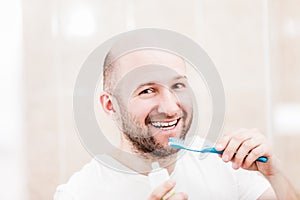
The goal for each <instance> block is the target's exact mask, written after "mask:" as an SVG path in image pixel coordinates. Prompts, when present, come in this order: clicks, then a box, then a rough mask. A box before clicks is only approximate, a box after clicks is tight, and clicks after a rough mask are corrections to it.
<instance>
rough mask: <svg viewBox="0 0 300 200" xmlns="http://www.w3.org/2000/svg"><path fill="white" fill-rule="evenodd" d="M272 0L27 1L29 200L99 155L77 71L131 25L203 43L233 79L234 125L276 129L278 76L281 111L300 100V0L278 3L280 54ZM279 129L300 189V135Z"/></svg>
mask: <svg viewBox="0 0 300 200" xmlns="http://www.w3.org/2000/svg"><path fill="white" fill-rule="evenodd" d="M263 3H264V1H262V0H255V1H234V0H230V1H226V2H225V1H217V0H214V1H212V0H209V1H208V0H205V1H197V0H194V1H192V0H188V1H174V0H168V1H158V0H154V1H137V0H129V1H123V0H116V1H107V0H100V1H95V0H89V1H83V0H77V1H58V0H53V1H49V0H39V1H38V0H28V1H24V3H23V19H24V21H23V22H24V25H23V28H24V54H25V55H24V62H25V68H24V91H25V92H24V94H25V99H24V101H25V104H24V105H25V116H24V118H25V120H26V121H25V128H26V130H25V134H26V141H25V146H26V151H25V156H26V161H27V166H28V167H27V169H28V175H27V180H28V185H27V186H28V192H29V199H32V200H35V199H37V200H38V199H51V198H52V195H53V193H54V191H55V188H56V186H57V185H58V184H61V183H64V182H66V181H67V179H68V178H69V177H70V176H71V175H72V174H73V173H74V172H75V171H78V170H79V169H80V168H81V167H82V166H83V165H84V164H85V163H86V162H88V161H89V160H90V156H89V155H88V153H87V152H86V151H85V149H84V147H83V146H82V145H81V144H80V141H79V139H78V137H77V133H76V131H75V125H74V121H73V114H72V93H73V87H74V83H75V80H76V76H77V74H78V71H79V69H80V67H81V64H82V63H83V62H84V60H85V59H86V57H87V56H88V55H89V53H90V52H91V51H92V50H93V49H94V48H96V47H97V46H98V45H99V44H101V43H102V42H103V41H105V40H107V39H108V38H110V37H111V36H112V35H115V34H117V33H120V32H123V31H126V30H128V29H132V28H140V27H157V28H166V29H171V30H174V31H177V32H180V33H182V34H185V35H187V36H189V37H191V38H192V39H194V40H195V41H197V42H198V43H199V44H200V45H201V46H202V47H203V48H204V49H205V50H206V51H207V53H208V55H209V56H210V57H211V58H212V60H213V61H214V62H215V64H216V67H217V69H218V71H219V73H220V75H221V77H222V80H223V83H224V87H225V92H226V106H227V107H226V109H227V112H226V121H225V127H224V130H225V132H228V131H232V130H235V129H237V128H241V127H243V128H252V127H257V128H259V129H261V130H262V131H263V132H265V133H266V132H267V130H268V126H267V124H268V123H269V122H272V120H273V119H268V118H267V116H268V113H267V106H268V105H269V104H268V101H267V100H268V96H267V89H268V88H267V77H268V75H270V77H271V81H272V84H271V85H272V90H271V95H272V97H271V103H272V107H271V108H272V110H271V111H272V112H273V109H275V107H276V105H277V104H280V103H291V102H293V103H298V104H299V103H300V93H299V89H298V88H299V86H300V81H299V79H298V77H299V75H300V66H299V65H300V59H299V58H298V54H299V53H298V52H300V30H299V27H300V26H299V25H300V15H299V12H297V11H298V10H299V8H300V3H299V2H297V1H296V0H294V1H291V0H290V1H283V0H277V1H269V4H268V7H267V8H268V10H269V15H268V17H269V22H270V23H269V29H267V30H269V36H270V37H269V41H270V52H269V53H270V57H268V56H267V55H266V54H265V51H264V50H265V49H264V48H265V45H266V41H265V39H268V38H265V35H264V34H265V32H264V31H266V29H265V26H264V19H265V17H266V16H265V14H266V9H265V8H264V6H263ZM76 9H77V10H76ZM76 11H79V14H78V13H77V14H78V15H79V17H78V16H77V15H76ZM72 13H73V14H72ZM74 13H75V14H74ZM87 13H88V14H87ZM72 16H73V17H72ZM76 16H77V17H76ZM80 20H82V21H80ZM84 20H87V21H84ZM91 20H94V22H93V21H91ZM70 24H71V25H70ZM74 24H75V25H74ZM76 24H77V25H78V26H79V25H82V26H86V27H85V30H86V31H83V32H80V28H81V27H77V26H76ZM80 34H81V35H80ZM266 59H270V66H271V74H267V71H266V66H265V63H266V62H265V61H266ZM269 103H270V102H269ZM272 127H273V126H272ZM271 134H272V138H273V143H274V148H275V151H276V152H277V154H278V156H279V157H280V159H281V160H282V161H283V168H284V170H285V172H286V174H287V175H288V176H289V177H290V179H291V180H292V182H293V183H294V184H295V186H296V187H297V189H298V191H300V182H299V180H300V173H299V170H297V169H299V167H300V166H299V165H300V164H299V163H300V158H299V156H298V155H297V154H296V153H295V152H298V151H300V149H299V145H298V141H299V137H300V133H299V132H298V133H296V134H295V133H294V134H293V135H290V134H289V133H282V134H280V133H278V131H276V130H274V128H273V132H272V133H271Z"/></svg>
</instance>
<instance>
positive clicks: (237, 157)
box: [235, 153, 245, 163]
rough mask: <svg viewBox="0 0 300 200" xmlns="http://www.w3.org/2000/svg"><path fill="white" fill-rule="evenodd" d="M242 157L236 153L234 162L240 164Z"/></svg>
mask: <svg viewBox="0 0 300 200" xmlns="http://www.w3.org/2000/svg"><path fill="white" fill-rule="evenodd" d="M244 157H245V156H244V155H243V154H241V153H237V154H236V155H235V158H236V161H237V162H239V163H240V162H241V160H242V159H244Z"/></svg>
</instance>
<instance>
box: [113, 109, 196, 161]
mask: <svg viewBox="0 0 300 200" xmlns="http://www.w3.org/2000/svg"><path fill="white" fill-rule="evenodd" d="M120 111H121V113H120V116H119V120H118V121H119V128H120V129H121V132H122V133H123V134H124V136H125V139H127V140H128V141H129V142H130V143H131V145H132V147H133V150H134V151H135V153H138V154H140V155H142V156H143V157H146V158H149V157H152V158H166V157H168V156H170V155H173V154H175V153H177V152H178V151H179V149H175V148H172V147H169V146H168V147H164V146H163V145H162V144H160V143H159V142H158V141H157V139H156V138H155V133H151V131H150V130H149V126H151V125H150V124H149V123H147V122H150V121H151V119H150V118H152V117H150V116H148V117H147V118H146V119H145V124H146V125H145V124H141V123H139V122H138V120H137V119H135V118H133V117H132V116H130V115H129V114H128V112H127V111H126V110H125V109H120ZM162 116H163V117H164V119H168V118H170V117H168V116H167V114H164V113H162V114H160V118H162ZM180 116H181V119H180V120H182V123H181V124H182V125H181V128H180V134H179V137H178V138H180V139H183V140H184V139H185V137H186V135H187V132H188V130H189V129H190V126H191V122H192V112H191V116H190V117H188V114H187V112H186V111H184V110H182V114H181V115H180ZM177 125H178V124H176V126H177ZM158 134H160V133H158Z"/></svg>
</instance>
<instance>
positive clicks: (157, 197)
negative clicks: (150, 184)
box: [148, 180, 176, 200]
mask: <svg viewBox="0 0 300 200" xmlns="http://www.w3.org/2000/svg"><path fill="white" fill-rule="evenodd" d="M175 184H176V183H175V181H174V180H168V181H166V182H164V183H163V184H162V185H160V186H158V187H157V188H156V189H154V190H153V192H152V193H151V195H150V197H149V199H148V200H161V199H162V197H163V196H165V195H166V194H167V193H168V192H169V191H171V190H172V189H173V188H174V186H175Z"/></svg>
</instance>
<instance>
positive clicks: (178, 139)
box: [169, 137, 184, 145]
mask: <svg viewBox="0 0 300 200" xmlns="http://www.w3.org/2000/svg"><path fill="white" fill-rule="evenodd" d="M169 143H172V144H180V145H183V144H184V140H182V139H180V138H172V137H171V138H169Z"/></svg>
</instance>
